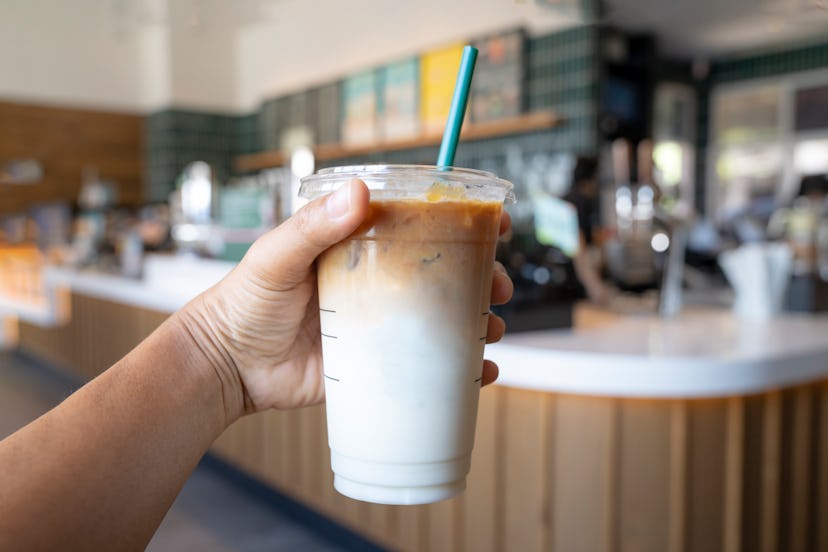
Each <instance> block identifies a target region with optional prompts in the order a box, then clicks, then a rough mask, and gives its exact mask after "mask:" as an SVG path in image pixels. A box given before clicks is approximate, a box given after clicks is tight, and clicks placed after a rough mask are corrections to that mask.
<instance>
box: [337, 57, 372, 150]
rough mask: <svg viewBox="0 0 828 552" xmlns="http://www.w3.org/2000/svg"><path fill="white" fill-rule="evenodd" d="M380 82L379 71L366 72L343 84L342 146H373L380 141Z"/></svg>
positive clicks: (350, 78)
mask: <svg viewBox="0 0 828 552" xmlns="http://www.w3.org/2000/svg"><path fill="white" fill-rule="evenodd" d="M378 112H379V79H378V74H377V72H376V71H374V70H371V71H364V72H362V73H358V74H356V75H353V76H351V77H348V78H346V79H345V80H344V81H343V82H342V115H343V119H342V142H343V143H344V144H346V145H349V146H353V145H364V144H371V143H374V142H376V141H377V140H378V138H379V132H378V117H377V114H378Z"/></svg>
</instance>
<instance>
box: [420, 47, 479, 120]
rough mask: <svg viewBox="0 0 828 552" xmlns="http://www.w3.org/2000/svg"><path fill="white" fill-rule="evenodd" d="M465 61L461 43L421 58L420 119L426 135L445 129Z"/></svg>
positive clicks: (428, 53) (434, 51)
mask: <svg viewBox="0 0 828 552" xmlns="http://www.w3.org/2000/svg"><path fill="white" fill-rule="evenodd" d="M462 57H463V44H462V43H461V44H453V45H451V46H448V47H445V48H440V49H437V50H432V51H431V52H427V53H425V54H423V56H422V57H421V58H420V116H421V118H422V124H423V130H424V132H425V133H427V134H438V133H440V132H442V131H443V129H444V128H445V126H446V119H448V114H449V109H450V108H451V98H452V95H453V93H454V83H455V82H456V81H457V70H458V69H459V67H460V59H461V58H462ZM475 78H476V77H475Z"/></svg>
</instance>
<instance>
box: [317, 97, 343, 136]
mask: <svg viewBox="0 0 828 552" xmlns="http://www.w3.org/2000/svg"><path fill="white" fill-rule="evenodd" d="M339 107H340V106H339V83H338V82H334V83H331V84H327V85H325V86H320V87H319V88H318V89H317V100H316V109H317V113H316V124H317V127H316V143H317V144H334V143H337V142H339V139H340V138H339Z"/></svg>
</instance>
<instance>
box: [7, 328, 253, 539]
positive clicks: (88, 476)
mask: <svg viewBox="0 0 828 552" xmlns="http://www.w3.org/2000/svg"><path fill="white" fill-rule="evenodd" d="M186 320H187V318H186V316H183V315H176V316H174V317H172V318H171V319H170V320H168V321H167V322H166V323H165V324H164V325H162V326H161V327H160V328H159V329H158V330H157V331H156V332H155V333H153V335H152V336H150V337H149V338H148V339H147V340H146V341H144V342H143V343H142V344H141V345H139V346H138V347H137V348H136V349H135V350H133V351H132V352H131V353H129V354H128V355H127V356H126V357H124V359H122V360H121V361H120V362H118V363H117V364H116V365H114V366H113V367H112V368H110V369H109V370H107V371H106V372H104V373H103V374H101V375H100V376H99V377H98V378H96V379H95V380H93V381H92V382H90V383H89V384H88V385H86V386H85V387H83V388H82V389H80V390H79V391H78V392H76V393H75V394H73V395H72V396H71V397H69V398H68V399H67V400H66V401H64V402H63V403H62V404H61V405H60V406H59V407H57V408H56V409H54V410H52V411H51V412H49V413H47V414H45V415H44V416H42V417H41V418H39V419H38V420H36V421H35V422H33V423H32V424H30V425H29V426H26V427H25V428H23V429H21V430H20V431H18V432H17V433H15V434H13V435H12V436H10V437H9V438H7V439H6V440H4V441H2V442H0V466H3V470H2V471H0V549H1V550H6V549H16V550H28V549H42V548H48V549H57V548H62V547H66V546H70V547H71V548H73V549H96V550H104V549H109V550H112V549H142V548H143V547H144V546H146V543H147V542H148V541H149V539H150V538H151V537H152V534H153V532H154V531H155V529H156V528H157V526H158V524H159V523H160V521H161V519H162V518H163V516H164V514H165V513H166V511H167V510H168V508H169V506H170V505H171V504H172V502H173V500H174V499H175V496H176V495H177V493H178V492H179V491H180V489H181V487H182V486H183V484H184V482H185V481H186V479H187V477H188V475H189V474H190V473H191V472H192V470H193V469H194V467H195V466H196V464H197V463H198V461H199V459H200V458H201V456H202V455H203V454H204V452H205V451H206V450H207V448H208V447H209V446H210V444H211V443H212V441H213V440H214V439H215V438H216V437H217V436H218V435H219V434H220V433H221V432H222V431H223V430H224V428H225V427H226V425H228V424H229V423H231V422H232V421H233V419H232V412H235V411H237V410H238V409H237V408H235V407H231V408H228V405H227V404H226V401H225V400H224V398H223V396H222V392H223V389H222V383H221V378H219V377H217V374H216V372H215V370H214V369H213V368H212V366H213V364H212V363H211V362H210V359H209V358H208V357H209V350H210V349H209V346H208V347H207V349H206V350H205V347H204V346H203V345H201V346H199V345H198V343H197V340H196V339H194V337H193V335H192V331H191V329H188V326H189V325H188V324H187V323H186ZM70 543H71V544H70Z"/></svg>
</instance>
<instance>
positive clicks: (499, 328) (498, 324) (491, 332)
mask: <svg viewBox="0 0 828 552" xmlns="http://www.w3.org/2000/svg"><path fill="white" fill-rule="evenodd" d="M505 333H506V322H504V321H503V319H502V318H501V317H499V316H498V315H496V314H494V313H493V312H490V313H489V322H488V326H487V327H486V343H496V342H497V341H500V340H501V338H502V337H503V334H505Z"/></svg>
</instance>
